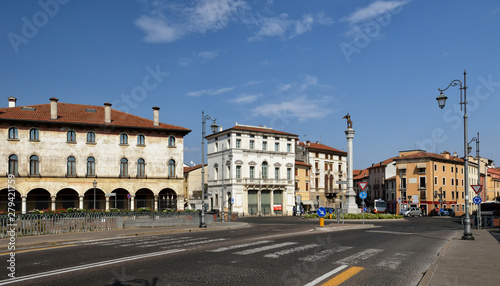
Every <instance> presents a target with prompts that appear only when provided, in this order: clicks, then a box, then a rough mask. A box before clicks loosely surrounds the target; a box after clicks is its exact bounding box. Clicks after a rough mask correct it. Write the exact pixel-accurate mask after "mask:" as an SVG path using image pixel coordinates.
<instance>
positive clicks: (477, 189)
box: [470, 185, 483, 194]
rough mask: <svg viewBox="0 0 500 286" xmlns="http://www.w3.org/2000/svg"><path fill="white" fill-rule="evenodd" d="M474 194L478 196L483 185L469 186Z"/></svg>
mask: <svg viewBox="0 0 500 286" xmlns="http://www.w3.org/2000/svg"><path fill="white" fill-rule="evenodd" d="M470 186H471V187H472V189H473V190H474V192H476V194H479V192H481V190H482V189H483V185H470Z"/></svg>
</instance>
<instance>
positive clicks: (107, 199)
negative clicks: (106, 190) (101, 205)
mask: <svg viewBox="0 0 500 286" xmlns="http://www.w3.org/2000/svg"><path fill="white" fill-rule="evenodd" d="M106 210H107V211H109V196H107V195H106Z"/></svg>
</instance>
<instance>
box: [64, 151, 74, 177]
mask: <svg viewBox="0 0 500 286" xmlns="http://www.w3.org/2000/svg"><path fill="white" fill-rule="evenodd" d="M66 170H67V171H66V174H67V175H68V176H76V159H75V157H73V156H69V157H68V163H67V165H66Z"/></svg>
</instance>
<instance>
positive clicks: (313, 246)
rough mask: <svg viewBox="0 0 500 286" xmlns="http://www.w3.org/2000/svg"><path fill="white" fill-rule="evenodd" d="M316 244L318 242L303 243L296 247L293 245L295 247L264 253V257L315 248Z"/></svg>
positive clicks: (276, 256)
mask: <svg viewBox="0 0 500 286" xmlns="http://www.w3.org/2000/svg"><path fill="white" fill-rule="evenodd" d="M318 246H319V244H316V243H313V244H306V245H303V246H298V247H295V248H291V249H285V250H281V251H277V252H274V253H270V254H266V255H264V257H267V258H279V257H280V256H282V255H286V254H290V253H294V252H300V251H304V250H307V249H311V248H315V247H318Z"/></svg>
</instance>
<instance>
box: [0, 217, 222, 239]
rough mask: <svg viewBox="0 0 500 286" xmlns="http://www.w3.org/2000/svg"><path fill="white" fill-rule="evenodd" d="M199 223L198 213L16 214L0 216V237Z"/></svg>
mask: <svg viewBox="0 0 500 286" xmlns="http://www.w3.org/2000/svg"><path fill="white" fill-rule="evenodd" d="M213 222H214V218H213V216H206V223H207V224H211V223H213ZM199 224H200V213H199V212H143V213H142V212H127V213H113V212H110V213H64V214H24V215H23V214H18V215H16V216H15V217H14V218H13V217H12V216H7V215H1V216H0V238H5V237H11V236H16V237H23V236H36V235H47V234H62V233H73V232H89V231H103V230H114V229H126V228H141V227H168V226H198V225H199ZM13 233H14V234H13Z"/></svg>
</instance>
